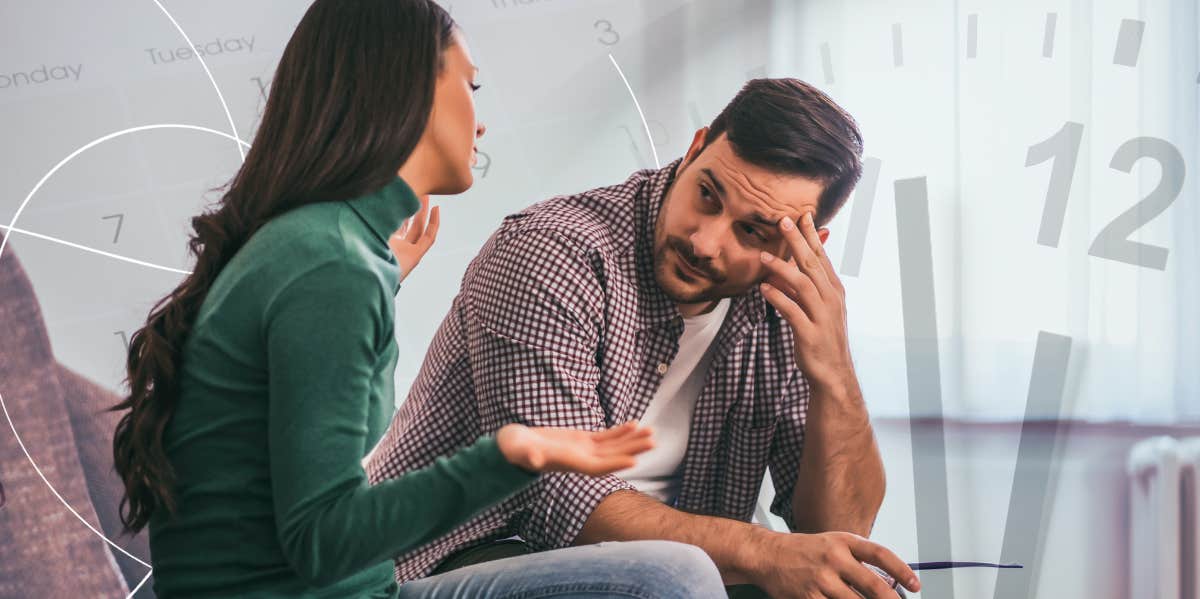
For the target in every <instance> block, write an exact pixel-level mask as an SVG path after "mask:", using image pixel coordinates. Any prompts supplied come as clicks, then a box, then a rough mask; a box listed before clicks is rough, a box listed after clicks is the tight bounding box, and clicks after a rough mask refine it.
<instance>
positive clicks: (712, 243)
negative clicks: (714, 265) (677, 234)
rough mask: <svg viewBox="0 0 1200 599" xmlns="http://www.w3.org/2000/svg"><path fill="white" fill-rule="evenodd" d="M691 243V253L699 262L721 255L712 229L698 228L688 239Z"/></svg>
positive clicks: (719, 246) (717, 238)
mask: <svg viewBox="0 0 1200 599" xmlns="http://www.w3.org/2000/svg"><path fill="white" fill-rule="evenodd" d="M688 241H691V242H692V253H693V254H695V255H696V257H697V258H700V259H701V260H712V259H714V258H716V257H717V256H718V255H720V253H721V244H720V240H719V237H718V235H717V234H716V231H714V230H713V227H700V228H699V229H697V230H696V232H695V233H692V234H691V236H690V237H688Z"/></svg>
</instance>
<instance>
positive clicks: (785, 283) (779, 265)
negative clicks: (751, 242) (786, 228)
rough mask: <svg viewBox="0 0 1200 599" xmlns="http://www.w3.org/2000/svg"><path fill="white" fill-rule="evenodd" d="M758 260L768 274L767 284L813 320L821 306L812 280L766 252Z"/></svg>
mask: <svg viewBox="0 0 1200 599" xmlns="http://www.w3.org/2000/svg"><path fill="white" fill-rule="evenodd" d="M760 259H761V260H762V262H763V265H764V266H766V268H767V272H768V273H769V274H768V276H767V282H768V283H770V284H771V285H773V286H775V287H776V288H778V289H779V290H780V291H782V292H784V294H785V295H787V296H788V297H790V298H791V299H792V300H794V301H795V302H796V303H798V304H800V308H801V309H803V310H804V311H805V312H806V313H807V314H808V315H809V318H810V319H814V320H815V318H814V317H815V316H816V313H817V312H818V308H820V306H821V293H820V291H818V290H817V286H816V285H815V284H814V283H813V281H812V279H811V278H809V276H808V275H807V274H805V273H804V272H802V271H800V270H798V269H797V268H796V267H794V266H792V265H791V264H789V263H788V262H783V261H782V260H780V259H779V258H777V257H775V256H774V255H773V254H770V253H768V252H761V254H760ZM781 283H782V284H781Z"/></svg>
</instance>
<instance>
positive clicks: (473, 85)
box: [471, 83, 483, 92]
mask: <svg viewBox="0 0 1200 599" xmlns="http://www.w3.org/2000/svg"><path fill="white" fill-rule="evenodd" d="M481 87H483V86H482V85H479V84H477V83H472V84H471V91H473V92H477V91H479V88H481Z"/></svg>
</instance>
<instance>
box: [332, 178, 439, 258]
mask: <svg viewBox="0 0 1200 599" xmlns="http://www.w3.org/2000/svg"><path fill="white" fill-rule="evenodd" d="M346 203H347V204H349V205H350V207H351V208H353V209H354V211H355V212H356V213H358V215H359V216H360V217H362V219H363V220H364V221H365V222H366V223H367V226H368V227H370V229H371V232H372V233H374V234H375V236H376V237H378V238H379V240H380V241H382V242H383V243H385V244H386V243H387V242H388V239H390V238H391V236H392V234H393V233H395V232H396V230H397V229H399V228H400V225H403V224H404V221H405V220H406V219H408V218H409V217H411V216H412V215H414V214H416V213H417V211H418V210H420V209H421V201H420V200H419V199H417V194H416V193H415V192H413V189H412V187H410V186H409V185H408V183H407V182H406V181H405V180H404V179H402V178H401V177H399V176H397V177H396V178H395V179H393V180H392V181H391V182H390V183H388V184H387V185H384V186H383V187H381V188H379V189H378V190H376V191H373V192H371V193H368V194H366V195H362V196H359V197H357V198H353V199H350V200H346Z"/></svg>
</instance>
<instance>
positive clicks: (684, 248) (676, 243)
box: [667, 237, 725, 283]
mask: <svg viewBox="0 0 1200 599" xmlns="http://www.w3.org/2000/svg"><path fill="white" fill-rule="evenodd" d="M667 245H669V246H670V247H671V249H673V250H675V253H677V254H679V257H680V258H683V261H684V262H687V263H688V266H691V267H692V268H694V269H696V270H698V271H700V272H702V273H704V276H706V277H708V278H709V279H711V280H712V281H713V282H714V283H721V282H723V281H724V280H725V275H724V274H722V273H720V272H717V271H716V270H714V269H713V268H712V266H711V265H710V264H709V263H707V262H704V261H702V260H700V259H699V258H697V257H696V254H694V253H692V248H690V247H688V244H687V243H686V242H685V241H683V240H681V239H676V238H674V237H668V238H667Z"/></svg>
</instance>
